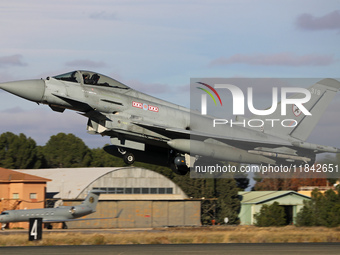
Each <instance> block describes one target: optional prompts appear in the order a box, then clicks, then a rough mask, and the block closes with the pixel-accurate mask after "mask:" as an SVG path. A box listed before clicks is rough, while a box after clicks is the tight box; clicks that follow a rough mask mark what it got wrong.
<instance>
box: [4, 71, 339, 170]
mask: <svg viewBox="0 0 340 255" xmlns="http://www.w3.org/2000/svg"><path fill="white" fill-rule="evenodd" d="M200 84H202V85H206V84H204V83H200ZM0 88H1V89H3V90H6V91H8V92H10V93H12V94H14V95H17V96H19V97H22V98H24V99H27V100H30V101H33V102H36V103H38V104H46V105H48V106H49V107H50V108H51V109H52V110H53V111H57V112H60V113H62V112H64V110H65V109H70V110H74V111H78V112H79V113H80V114H82V115H83V116H84V117H86V118H88V122H87V131H88V133H90V134H100V135H102V136H109V137H110V140H111V143H112V145H110V146H107V147H105V148H104V150H105V151H106V152H108V153H110V154H112V155H116V156H120V157H122V158H123V159H124V161H125V163H127V164H133V163H134V162H135V161H139V162H146V163H151V164H156V165H162V166H170V167H171V168H172V170H173V171H174V172H175V173H177V174H186V173H187V172H188V171H189V169H190V168H189V166H192V165H193V163H194V164H196V163H198V162H199V161H200V160H204V158H213V159H214V160H217V161H232V162H241V163H246V164H271V165H278V164H283V165H286V164H291V163H295V164H300V163H304V164H309V165H311V164H313V163H314V161H315V156H316V154H318V153H323V152H333V153H338V152H339V151H340V150H339V149H337V148H335V147H331V146H323V145H317V144H311V143H308V142H306V139H307V138H308V136H309V134H310V133H311V132H312V130H313V128H314V127H315V125H316V124H317V122H318V121H319V119H320V117H321V116H322V114H323V112H324V111H325V109H326V107H327V105H328V104H329V103H330V101H331V100H332V99H333V97H334V96H335V94H336V92H337V91H338V90H339V89H340V82H339V81H337V80H334V79H323V80H321V81H319V82H318V83H316V84H314V85H313V86H311V87H310V88H308V91H310V94H311V97H310V100H309V101H308V102H306V103H304V104H303V107H304V109H305V112H307V113H311V114H312V117H311V116H307V115H306V114H304V113H301V109H300V108H302V107H301V105H300V108H299V107H297V105H293V104H287V105H286V109H285V110H286V111H287V114H286V116H285V118H286V119H290V120H291V121H295V126H294V127H293V128H285V127H286V126H287V125H288V124H285V125H286V126H279V127H276V126H275V127H273V124H274V121H272V122H264V123H265V124H264V125H263V126H262V127H261V128H255V129H253V128H249V127H242V126H228V125H216V126H215V127H214V129H213V132H208V131H207V130H211V127H212V124H213V123H214V124H216V119H214V117H213V116H209V115H205V114H202V112H195V111H192V110H190V109H188V108H185V107H182V106H179V105H177V104H173V103H170V102H167V101H164V100H161V99H158V98H155V97H152V96H150V95H147V94H144V93H141V92H139V91H136V90H134V89H132V88H130V87H128V86H126V85H125V84H123V83H121V82H119V81H116V80H114V79H112V78H110V77H107V76H105V75H102V74H99V73H96V72H91V71H79V70H77V71H73V72H69V73H66V74H61V75H57V76H53V77H47V78H46V79H40V80H25V81H14V82H8V83H2V84H0ZM210 88H212V87H211V86H210ZM292 98H293V99H294V98H299V95H292ZM221 104H222V102H221ZM278 104H280V103H278ZM267 117H268V116H267ZM269 117H270V119H274V120H276V121H281V120H282V116H281V114H280V113H279V111H278V110H277V111H274V112H272V114H271V115H270V116H269ZM257 119H259V118H257ZM243 121H245V120H243ZM217 124H221V123H217Z"/></svg>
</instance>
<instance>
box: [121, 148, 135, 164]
mask: <svg viewBox="0 0 340 255" xmlns="http://www.w3.org/2000/svg"><path fill="white" fill-rule="evenodd" d="M118 151H119V152H120V154H122V155H123V160H124V162H125V164H127V165H132V164H133V163H134V162H135V160H136V158H135V155H133V153H132V152H128V151H126V150H123V149H122V148H118Z"/></svg>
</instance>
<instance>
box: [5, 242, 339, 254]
mask: <svg viewBox="0 0 340 255" xmlns="http://www.w3.org/2000/svg"><path fill="white" fill-rule="evenodd" d="M339 250H340V243H284V244H282V243H280V244H162V245H160V244H145V245H144V244H143V245H105V246H36V247H32V246H30V247H27V246H24V247H0V254H4V255H10V254H18V255H20V254H25V255H30V254H48V255H55V254H64V255H65V254H73V255H75V254H81V255H86V254H95V255H104V254H105V255H108V254H121V255H123V254H124V255H129V254H141V255H143V254H145V255H146V254H162V255H167V254H169V255H170V254H171V255H172V254H242V255H260V254H261V255H269V254H275V255H285V254H289V255H291V254H295V255H305V254H306V255H307V254H308V255H314V254H315V255H319V254H328V255H332V254H334V255H335V254H339Z"/></svg>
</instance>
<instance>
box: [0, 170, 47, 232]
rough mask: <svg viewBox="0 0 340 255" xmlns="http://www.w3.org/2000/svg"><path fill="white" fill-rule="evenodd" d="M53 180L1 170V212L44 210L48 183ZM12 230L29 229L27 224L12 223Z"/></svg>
mask: <svg viewBox="0 0 340 255" xmlns="http://www.w3.org/2000/svg"><path fill="white" fill-rule="evenodd" d="M50 181H51V180H50V179H48V178H42V177H38V176H35V175H31V174H26V173H21V172H17V171H13V170H9V169H5V168H0V212H2V211H6V210H15V209H37V208H44V203H45V190H46V183H48V182H50ZM10 226H11V228H27V227H28V223H27V222H16V223H10Z"/></svg>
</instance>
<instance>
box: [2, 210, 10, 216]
mask: <svg viewBox="0 0 340 255" xmlns="http://www.w3.org/2000/svg"><path fill="white" fill-rule="evenodd" d="M0 215H9V212H6V211H4V212H2V213H1V214H0Z"/></svg>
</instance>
